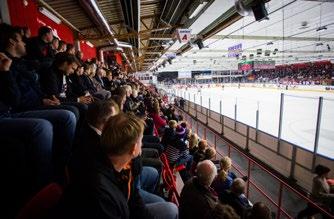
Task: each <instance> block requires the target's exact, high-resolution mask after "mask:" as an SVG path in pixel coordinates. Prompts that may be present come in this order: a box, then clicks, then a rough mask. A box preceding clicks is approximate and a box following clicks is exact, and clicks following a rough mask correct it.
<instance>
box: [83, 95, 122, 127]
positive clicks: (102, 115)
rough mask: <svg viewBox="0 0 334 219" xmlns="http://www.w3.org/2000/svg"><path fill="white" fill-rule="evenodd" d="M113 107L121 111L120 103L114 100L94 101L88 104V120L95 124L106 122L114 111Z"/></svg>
mask: <svg viewBox="0 0 334 219" xmlns="http://www.w3.org/2000/svg"><path fill="white" fill-rule="evenodd" d="M112 107H114V108H115V111H119V110H118V105H117V104H116V103H115V101H113V100H105V101H102V100H100V101H94V102H93V103H92V104H89V106H88V110H87V115H86V120H87V122H88V123H89V124H91V125H93V126H98V125H101V124H104V123H106V122H107V120H108V119H109V117H110V114H111V113H112V109H111V108H112Z"/></svg>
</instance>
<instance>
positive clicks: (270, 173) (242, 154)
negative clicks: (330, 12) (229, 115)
mask: <svg viewBox="0 0 334 219" xmlns="http://www.w3.org/2000/svg"><path fill="white" fill-rule="evenodd" d="M196 105H197V104H196ZM176 108H177V109H178V110H179V111H182V112H183V113H185V114H187V115H188V116H189V117H191V118H192V119H194V120H195V121H196V124H197V128H196V132H197V134H198V123H200V124H202V126H203V127H204V130H206V129H209V130H210V131H211V132H212V133H213V134H214V135H215V136H216V138H217V137H218V138H219V139H220V140H222V141H223V142H225V143H226V144H227V145H228V147H229V148H230V147H232V148H233V149H234V150H236V151H238V152H239V154H241V156H242V157H244V158H246V159H247V160H248V162H249V165H250V164H251V163H253V164H255V165H257V166H258V167H260V168H261V169H262V170H263V171H264V172H266V173H268V174H269V175H270V176H272V177H273V178H274V179H275V180H277V181H278V182H279V183H280V188H281V189H280V192H279V199H278V203H276V202H275V201H274V200H272V198H270V197H269V196H268V195H267V194H266V193H265V192H263V191H262V189H261V188H260V187H259V186H257V185H256V184H255V183H253V182H249V183H251V184H252V185H253V186H254V187H255V188H256V189H257V190H258V191H259V192H260V193H261V194H263V195H264V196H265V197H266V198H267V199H268V200H269V201H270V202H271V203H272V204H274V205H275V206H276V207H277V208H278V212H277V213H278V214H277V215H278V217H277V218H280V214H281V213H284V214H285V215H286V216H288V217H290V218H292V217H291V216H290V215H289V214H288V213H287V212H285V210H284V209H282V207H281V203H282V190H283V189H282V188H283V187H286V188H287V189H289V190H290V191H292V192H293V193H295V194H297V195H298V196H299V197H300V198H301V199H302V200H304V201H307V202H308V203H309V204H311V205H312V206H314V207H316V208H318V209H319V210H320V211H321V212H322V213H324V214H326V215H327V216H329V217H332V218H334V216H333V215H331V214H330V213H329V212H327V211H326V210H325V209H323V208H322V207H320V206H319V205H317V204H316V203H315V202H314V201H312V200H311V199H310V198H308V197H306V196H305V195H303V194H302V193H301V192H299V191H297V190H296V189H294V188H293V187H292V186H290V185H289V184H287V183H286V182H284V181H283V180H282V179H280V178H278V177H277V176H276V175H275V174H273V173H272V172H270V170H269V169H268V168H266V167H264V166H263V165H262V164H260V163H258V162H257V161H255V160H254V159H253V158H251V157H250V156H249V155H247V154H246V153H245V152H243V151H242V150H240V149H239V148H238V147H237V146H235V145H233V144H231V143H229V142H228V141H226V140H225V139H224V138H222V137H221V136H220V134H219V133H217V132H216V131H215V130H212V129H211V128H210V127H207V126H206V124H204V123H203V122H201V121H199V120H197V118H194V117H193V116H191V115H190V114H188V112H186V111H184V110H183V109H181V108H178V107H176ZM203 134H204V133H203ZM215 144H216V142H215ZM215 146H216V145H215ZM232 166H233V167H234V168H236V167H235V165H232ZM236 169H237V168H236ZM248 169H249V167H248ZM239 171H240V170H238V172H239ZM248 178H249V179H250V173H249V174H248ZM248 189H249V186H248Z"/></svg>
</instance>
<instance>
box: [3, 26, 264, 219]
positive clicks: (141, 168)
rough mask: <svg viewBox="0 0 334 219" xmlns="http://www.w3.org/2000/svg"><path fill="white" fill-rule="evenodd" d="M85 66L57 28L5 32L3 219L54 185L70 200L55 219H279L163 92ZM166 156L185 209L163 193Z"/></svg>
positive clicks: (95, 65) (100, 66) (98, 65)
mask: <svg viewBox="0 0 334 219" xmlns="http://www.w3.org/2000/svg"><path fill="white" fill-rule="evenodd" d="M82 57H83V54H82V52H80V51H76V49H75V48H74V47H73V45H71V44H67V43H66V42H63V41H61V40H59V39H57V38H55V37H54V36H53V34H52V30H51V29H50V28H48V27H45V26H43V27H41V28H40V29H39V33H38V36H36V37H31V36H29V31H28V30H27V29H25V28H20V27H13V26H10V25H7V24H0V133H1V135H0V142H1V145H2V148H1V150H3V151H2V155H3V159H2V160H3V161H4V162H5V164H4V165H2V167H3V168H4V170H3V171H2V173H3V175H4V176H6V177H4V179H3V180H2V183H3V186H2V187H1V194H2V199H3V200H5V202H3V203H5V209H6V210H5V212H3V215H5V216H4V218H14V217H16V215H17V214H18V212H20V209H21V208H22V207H23V206H24V204H25V203H27V202H28V201H29V200H30V199H31V198H32V197H33V196H34V195H35V194H36V193H37V192H38V191H40V190H41V189H43V188H44V187H45V186H47V185H49V184H50V183H52V182H55V183H57V184H58V185H59V186H60V187H61V188H62V189H63V194H62V196H61V198H60V200H59V201H58V202H57V204H56V206H54V207H53V208H52V209H50V211H49V212H48V215H46V218H166V219H169V218H170V219H174V218H181V219H183V218H185V219H187V218H189V219H190V218H195V219H196V218H210V219H211V218H212V219H215V218H217V219H218V218H231V219H234V218H263V219H266V218H271V213H270V210H269V208H268V207H267V206H266V205H265V204H263V203H261V202H258V203H255V204H252V203H251V202H250V201H249V200H248V199H247V197H246V195H245V189H246V183H245V182H246V181H247V178H246V177H242V176H240V177H238V176H237V175H236V174H234V173H233V172H232V170H231V163H232V161H231V159H229V158H228V157H224V158H223V159H222V160H220V161H216V160H215V158H216V151H215V149H214V148H213V147H211V146H209V145H208V143H207V142H206V141H205V140H203V139H200V138H199V137H198V136H197V135H196V134H195V133H193V132H192V130H191V129H190V127H189V126H188V124H187V122H185V121H183V118H182V116H181V115H178V114H177V113H176V111H175V108H174V105H173V104H170V103H168V99H167V98H166V97H164V96H161V95H160V94H159V93H158V92H157V89H156V88H155V87H153V86H144V85H143V84H141V83H140V82H139V81H137V80H136V79H134V78H133V77H131V76H129V75H127V74H126V72H121V71H120V69H119V67H118V66H116V65H115V64H114V65H109V66H108V65H107V64H105V63H102V62H99V61H98V60H97V59H92V60H83V59H82ZM162 154H164V155H166V157H167V158H168V164H169V166H170V167H171V168H173V169H175V170H178V171H179V172H180V176H181V178H182V180H183V182H184V184H185V185H184V187H183V189H182V192H181V195H180V200H179V206H177V205H176V204H175V203H172V202H170V200H168V198H167V197H165V196H164V193H163V188H162V185H161V175H162V171H163V168H166V167H165V166H164V164H163V163H162V162H161V159H160V157H161V156H162Z"/></svg>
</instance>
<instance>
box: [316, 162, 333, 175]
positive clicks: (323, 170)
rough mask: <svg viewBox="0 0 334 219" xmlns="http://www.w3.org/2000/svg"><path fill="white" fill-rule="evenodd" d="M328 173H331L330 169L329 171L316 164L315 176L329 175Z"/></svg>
mask: <svg viewBox="0 0 334 219" xmlns="http://www.w3.org/2000/svg"><path fill="white" fill-rule="evenodd" d="M329 171H331V169H329V168H328V167H326V166H324V165H321V164H318V165H317V166H316V167H315V168H314V173H315V174H317V175H318V176H321V175H323V174H325V173H329Z"/></svg>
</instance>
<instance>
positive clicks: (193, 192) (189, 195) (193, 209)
mask: <svg viewBox="0 0 334 219" xmlns="http://www.w3.org/2000/svg"><path fill="white" fill-rule="evenodd" d="M216 175H217V168H216V166H215V165H214V164H213V163H212V161H209V160H205V161H202V162H200V163H198V165H197V176H195V177H193V178H192V179H191V180H189V181H188V182H186V183H185V185H184V187H183V189H182V192H181V196H180V206H179V209H180V218H181V219H197V218H198V219H202V218H211V217H210V216H211V215H212V213H213V210H214V209H215V207H216V205H217V204H218V197H217V196H216V195H215V193H214V192H213V189H211V188H210V185H211V183H212V181H213V179H214V178H215V177H216Z"/></svg>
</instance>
